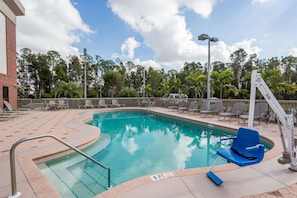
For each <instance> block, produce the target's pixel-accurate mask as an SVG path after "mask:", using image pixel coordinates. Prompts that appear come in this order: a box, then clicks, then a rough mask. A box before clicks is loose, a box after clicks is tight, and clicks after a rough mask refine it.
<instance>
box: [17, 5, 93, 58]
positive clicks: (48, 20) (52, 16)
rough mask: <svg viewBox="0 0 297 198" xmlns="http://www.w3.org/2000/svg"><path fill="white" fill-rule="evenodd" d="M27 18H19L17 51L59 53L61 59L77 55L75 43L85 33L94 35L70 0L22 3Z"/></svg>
mask: <svg viewBox="0 0 297 198" xmlns="http://www.w3.org/2000/svg"><path fill="white" fill-rule="evenodd" d="M22 4H23V5H24V7H25V9H26V14H25V16H22V17H18V18H17V48H18V49H17V50H19V49H21V48H24V47H26V48H29V49H31V50H32V51H36V52H41V53H46V52H47V51H49V50H56V51H58V52H59V53H60V54H61V55H62V57H66V56H68V55H70V54H78V51H79V50H78V49H77V48H75V47H73V44H74V43H77V42H79V41H80V39H81V37H82V36H83V34H85V33H92V30H91V29H90V28H89V27H88V25H86V24H85V23H84V22H83V21H82V19H81V17H80V14H79V12H78V11H77V10H76V9H75V8H74V7H73V5H72V4H71V2H70V0H63V1H61V0H51V1H49V0H43V1H40V0H26V1H22Z"/></svg>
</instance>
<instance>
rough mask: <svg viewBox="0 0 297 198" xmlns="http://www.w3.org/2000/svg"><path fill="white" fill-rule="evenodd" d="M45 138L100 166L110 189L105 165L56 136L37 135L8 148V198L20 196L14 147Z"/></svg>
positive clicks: (108, 172) (108, 169)
mask: <svg viewBox="0 0 297 198" xmlns="http://www.w3.org/2000/svg"><path fill="white" fill-rule="evenodd" d="M45 137H50V138H53V139H55V140H57V141H58V142H60V143H62V144H64V145H65V146H67V147H68V148H70V149H72V150H74V151H76V152H77V153H79V154H81V155H82V156H84V157H86V158H87V159H89V160H91V161H92V162H94V163H95V164H97V165H99V166H101V167H102V168H104V169H105V170H107V174H108V175H107V177H108V183H107V189H109V188H111V185H110V168H108V167H106V166H105V165H103V164H101V163H100V162H98V161H97V160H95V159H94V158H92V157H91V156H88V155H87V154H85V153H84V152H82V151H81V150H79V149H77V148H76V147H74V146H72V145H71V144H69V143H67V142H65V141H64V140H62V139H60V138H58V137H57V136H55V135H51V134H44V135H38V136H32V137H26V138H22V139H19V140H18V141H16V142H15V143H14V144H13V145H12V147H11V148H10V177H11V191H12V196H9V198H15V197H19V196H20V195H21V193H20V192H17V184H16V171H15V153H14V151H15V149H16V147H17V146H18V145H19V144H21V143H22V142H25V141H30V140H34V139H40V138H45Z"/></svg>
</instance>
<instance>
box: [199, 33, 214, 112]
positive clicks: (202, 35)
mask: <svg viewBox="0 0 297 198" xmlns="http://www.w3.org/2000/svg"><path fill="white" fill-rule="evenodd" d="M206 39H207V40H208V65H207V72H208V73H207V100H208V101H209V99H210V41H211V42H217V41H218V40H219V39H218V38H216V37H209V36H208V34H201V35H199V36H198V40H200V41H204V40H206ZM208 108H209V103H208Z"/></svg>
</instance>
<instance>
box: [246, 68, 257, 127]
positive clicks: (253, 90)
mask: <svg viewBox="0 0 297 198" xmlns="http://www.w3.org/2000/svg"><path fill="white" fill-rule="evenodd" d="M256 78H257V70H253V71H252V79H251V82H252V83H251V90H250V107H249V120H248V127H249V128H253V126H254V111H255V102H256V83H257V82H256Z"/></svg>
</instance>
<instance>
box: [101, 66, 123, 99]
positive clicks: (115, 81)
mask: <svg viewBox="0 0 297 198" xmlns="http://www.w3.org/2000/svg"><path fill="white" fill-rule="evenodd" d="M103 79H104V89H105V92H108V95H109V96H111V97H114V96H117V95H119V94H118V93H119V91H120V90H121V88H122V86H123V85H124V77H123V76H122V74H121V73H120V72H116V71H107V72H106V73H105V74H104V75H103Z"/></svg>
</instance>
